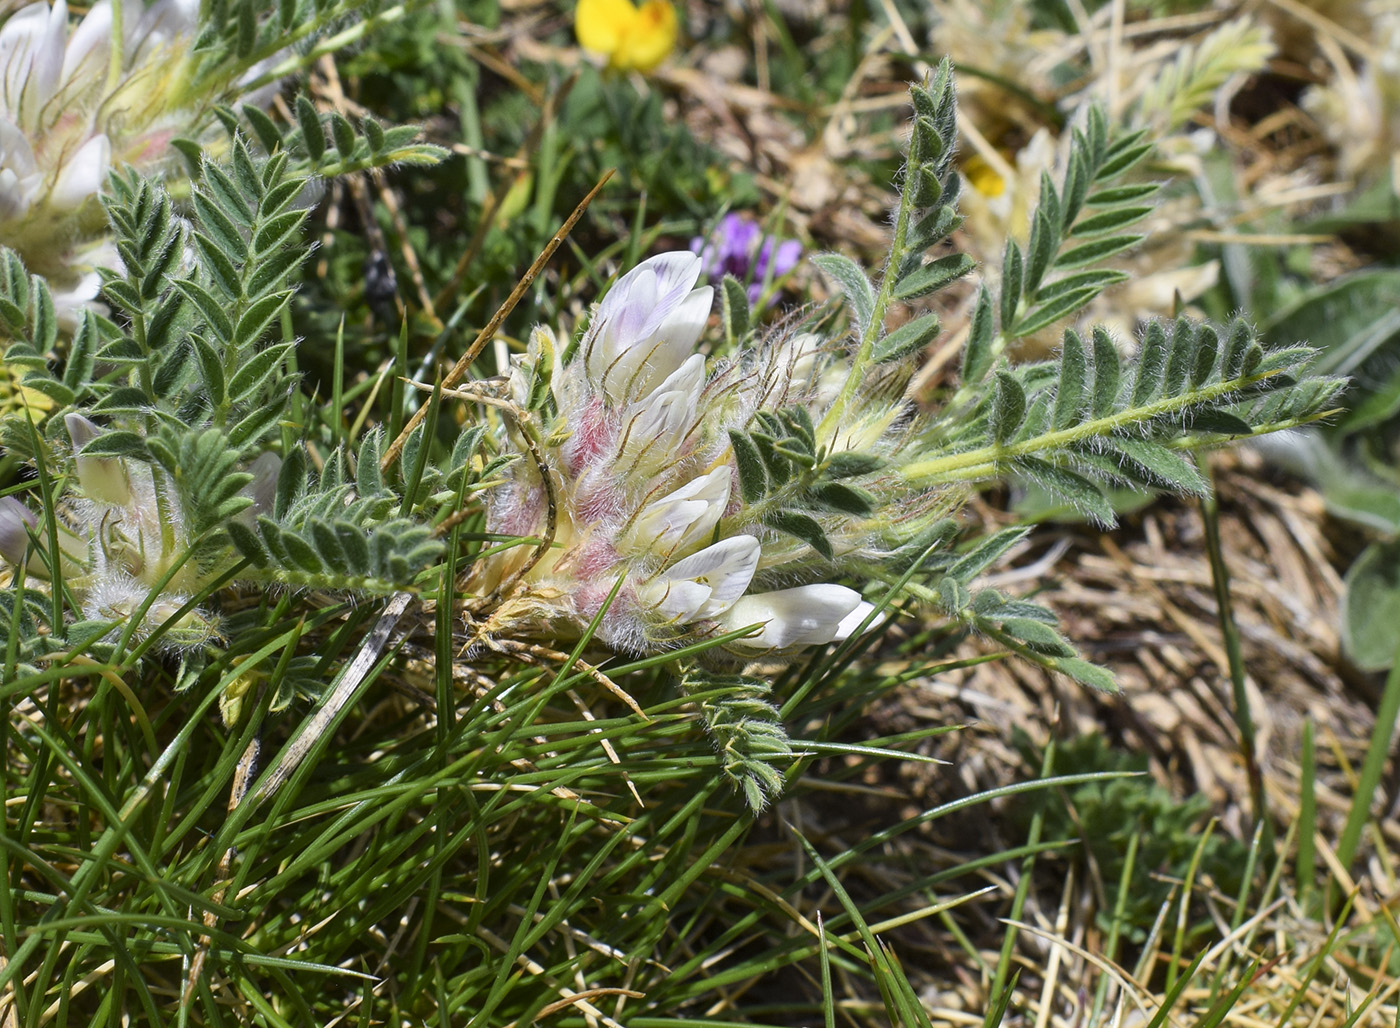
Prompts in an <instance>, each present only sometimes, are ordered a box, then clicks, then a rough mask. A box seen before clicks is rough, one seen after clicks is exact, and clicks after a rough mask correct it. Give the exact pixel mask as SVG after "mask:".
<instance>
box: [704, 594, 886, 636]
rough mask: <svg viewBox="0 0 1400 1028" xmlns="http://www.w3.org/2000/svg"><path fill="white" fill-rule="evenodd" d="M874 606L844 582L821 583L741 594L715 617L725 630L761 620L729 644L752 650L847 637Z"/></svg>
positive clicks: (731, 629)
mask: <svg viewBox="0 0 1400 1028" xmlns="http://www.w3.org/2000/svg"><path fill="white" fill-rule="evenodd" d="M874 609H875V608H874V607H873V606H872V605H871V604H869V603H866V602H865V601H864V600H862V599H861V598H860V593H858V592H856V591H855V590H854V589H847V588H846V587H845V586H844V585H831V584H828V583H822V584H818V585H803V586H798V587H797V588H795V589H779V590H777V591H776V592H771V593H758V594H756V595H753V596H745V597H744V598H743V599H741V600H739V601H738V602H736V603H734V604H733V605H732V606H731V607H730V608H729V610H728V612H727V613H726V614H725V615H724V617H723V618H722V619H721V621H720V623H721V625H722V626H723V627H724V629H725V631H733V630H735V629H739V628H743V627H744V626H746V625H752V624H762V625H763V627H762V628H761V629H760V630H759V631H758V632H757V633H756V634H754V635H751V636H747V637H745V638H743V639H740V640H739V641H738V642H736V643H735V644H734V645H735V646H738V647H743V648H745V649H752V650H791V649H796V648H799V647H802V646H814V645H819V644H821V643H829V642H842V641H844V640H845V639H847V638H849V637H850V635H851V633H853V632H854V631H855V630H856V629H857V628H858V627H860V624H861V622H863V621H864V620H865V619H866V618H867V617H869V615H870V612H871V611H873V610H874Z"/></svg>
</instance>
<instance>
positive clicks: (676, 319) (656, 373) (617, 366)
mask: <svg viewBox="0 0 1400 1028" xmlns="http://www.w3.org/2000/svg"><path fill="white" fill-rule="evenodd" d="M701 264H702V262H701V260H700V258H699V256H697V255H696V254H693V253H690V252H689V251H684V252H679V253H664V254H661V255H659V256H656V257H652V258H651V259H650V260H646V261H643V262H642V263H641V264H639V265H637V266H636V267H635V268H633V269H632V270H631V271H630V272H628V273H627V274H626V275H624V276H623V277H622V278H621V279H619V280H618V281H617V283H616V284H615V285H614V286H613V288H612V290H611V291H610V292H609V293H608V295H607V296H605V297H604V298H603V301H602V303H600V304H599V305H598V309H597V311H596V312H595V314H594V316H593V322H592V324H591V325H590V326H589V329H588V334H587V335H586V336H585V337H584V339H583V345H582V351H583V364H584V371H585V373H586V374H587V376H588V380H589V382H590V384H592V385H593V386H594V387H595V388H596V389H597V390H598V391H599V392H600V393H601V394H602V396H603V398H604V399H605V400H606V401H608V402H609V403H612V404H621V403H625V402H626V401H628V400H630V399H633V398H635V397H639V396H645V395H646V394H647V393H649V392H650V391H651V389H652V388H653V387H654V386H655V385H656V383H658V382H660V381H661V380H662V379H665V378H666V377H667V376H668V375H670V374H671V372H673V371H675V370H676V369H677V368H678V367H680V365H681V362H682V361H683V360H684V359H685V358H686V356H688V355H689V354H690V351H691V350H692V349H693V348H694V346H695V341H696V340H697V339H699V338H700V332H701V330H702V329H703V328H704V327H705V321H706V319H708V318H709V316H710V307H711V305H712V304H713V302H714V289H713V288H711V287H710V286H701V287H700V288H699V289H694V288H692V287H693V286H694V285H695V282H696V280H697V279H698V278H699V277H700V272H701V270H702V268H701Z"/></svg>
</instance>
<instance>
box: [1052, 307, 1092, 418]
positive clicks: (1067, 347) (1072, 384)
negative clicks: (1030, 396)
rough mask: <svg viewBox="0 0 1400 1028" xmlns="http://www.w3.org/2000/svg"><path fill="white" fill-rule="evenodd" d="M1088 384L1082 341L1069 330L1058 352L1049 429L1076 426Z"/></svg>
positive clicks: (1087, 369) (1087, 362)
mask: <svg viewBox="0 0 1400 1028" xmlns="http://www.w3.org/2000/svg"><path fill="white" fill-rule="evenodd" d="M1088 381H1089V359H1088V357H1087V356H1086V355H1085V353H1084V340H1082V339H1080V338H1079V334H1078V333H1077V332H1075V331H1073V330H1069V331H1066V332H1065V337H1064V344H1063V345H1062V347H1061V349H1060V381H1059V383H1058V384H1057V386H1056V388H1055V411H1054V414H1053V415H1052V416H1051V418H1050V427H1051V428H1053V429H1055V430H1057V431H1058V430H1059V429H1062V428H1069V427H1070V426H1071V425H1076V424H1078V423H1079V420H1080V418H1081V416H1082V413H1083V410H1084V398H1085V391H1086V389H1087V386H1088Z"/></svg>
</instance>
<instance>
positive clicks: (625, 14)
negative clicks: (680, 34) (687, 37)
mask: <svg viewBox="0 0 1400 1028" xmlns="http://www.w3.org/2000/svg"><path fill="white" fill-rule="evenodd" d="M574 31H575V33H576V34H577V35H578V42H579V46H581V47H583V48H584V49H585V50H588V51H590V52H591V53H595V54H599V55H601V56H603V57H606V58H607V60H608V66H609V67H612V68H615V69H617V70H618V71H651V70H652V69H653V68H655V67H656V66H657V65H658V64H660V63H661V62H662V61H664V60H665V59H666V55H667V54H669V53H670V52H671V51H672V50H673V49H674V48H675V45H676V35H677V25H676V9H675V8H674V7H672V6H671V4H670V3H669V0H644V2H643V4H642V6H641V7H637V6H636V5H635V4H633V3H632V0H579V5H578V8H577V9H576V10H575V11H574Z"/></svg>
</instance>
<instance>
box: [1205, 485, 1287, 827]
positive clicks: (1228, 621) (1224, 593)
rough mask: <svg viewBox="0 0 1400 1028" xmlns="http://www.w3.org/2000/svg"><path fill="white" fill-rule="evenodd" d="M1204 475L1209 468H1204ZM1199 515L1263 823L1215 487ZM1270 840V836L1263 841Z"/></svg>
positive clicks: (1253, 795) (1260, 779)
mask: <svg viewBox="0 0 1400 1028" xmlns="http://www.w3.org/2000/svg"><path fill="white" fill-rule="evenodd" d="M1203 470H1204V471H1205V473H1206V475H1207V476H1209V475H1210V468H1209V467H1206V468H1204V469H1203ZM1201 518H1202V520H1203V521H1204V522H1205V530H1206V555H1207V557H1208V558H1209V560H1210V577H1211V581H1212V582H1213V584H1214V586H1215V606H1216V616H1217V617H1218V618H1219V620H1220V634H1221V635H1222V636H1223V637H1224V639H1225V657H1226V660H1227V661H1228V663H1229V670H1230V684H1231V688H1232V691H1233V693H1234V711H1233V714H1234V717H1235V724H1236V725H1237V726H1238V727H1239V730H1240V754H1241V756H1242V757H1243V758H1244V766H1245V774H1246V777H1247V778H1248V780H1249V800H1250V806H1251V808H1252V809H1253V812H1254V823H1255V824H1256V825H1260V824H1264V823H1265V822H1266V821H1267V818H1268V811H1267V809H1266V807H1265V800H1264V776H1263V772H1262V771H1261V770H1260V768H1259V755H1258V748H1257V744H1256V742H1255V732H1254V716H1253V714H1252V713H1251V711H1250V709H1249V692H1248V690H1246V688H1245V681H1244V656H1243V654H1242V652H1241V649H1240V628H1239V625H1238V623H1237V622H1236V621H1235V610H1234V604H1233V603H1232V601H1231V599H1230V569H1229V568H1228V567H1226V566H1225V551H1224V548H1223V547H1222V546H1221V545H1220V506H1219V504H1218V502H1217V501H1216V496H1215V490H1214V486H1213V485H1212V489H1211V491H1210V492H1209V493H1207V494H1206V495H1205V496H1203V497H1201ZM1266 842H1268V843H1270V844H1271V843H1272V838H1270V839H1269V840H1266Z"/></svg>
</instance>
